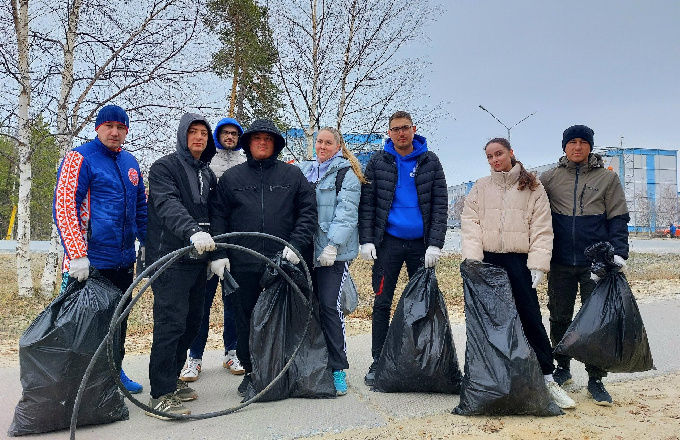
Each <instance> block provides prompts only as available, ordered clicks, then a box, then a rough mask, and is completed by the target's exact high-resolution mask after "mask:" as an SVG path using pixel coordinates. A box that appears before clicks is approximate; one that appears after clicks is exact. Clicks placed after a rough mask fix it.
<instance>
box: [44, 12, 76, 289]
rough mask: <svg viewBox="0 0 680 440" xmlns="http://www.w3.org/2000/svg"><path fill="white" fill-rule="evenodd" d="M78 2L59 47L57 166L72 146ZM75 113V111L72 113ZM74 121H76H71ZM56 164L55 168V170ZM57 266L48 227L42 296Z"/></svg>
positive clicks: (52, 283)
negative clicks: (61, 64)
mask: <svg viewBox="0 0 680 440" xmlns="http://www.w3.org/2000/svg"><path fill="white" fill-rule="evenodd" d="M81 6H82V0H74V1H73V3H72V4H71V5H70V9H69V14H68V24H67V28H66V41H65V43H64V45H63V48H64V52H63V56H64V68H63V70H62V71H61V90H60V93H59V101H58V103H57V136H56V137H57V146H58V147H59V163H61V160H62V159H63V158H64V156H65V155H66V152H67V151H68V150H69V148H70V147H71V145H72V144H73V130H72V129H71V125H72V124H69V121H68V115H69V108H68V101H69V97H70V96H71V90H72V89H73V65H74V59H75V53H74V52H75V44H76V38H77V37H78V21H79V17H80V8H81ZM75 113H76V114H77V109H76V112H75ZM74 122H76V121H74ZM59 163H57V167H59ZM58 264H59V233H58V231H57V227H56V225H52V232H51V234H50V248H49V251H48V253H47V258H46V259H45V267H44V269H43V274H42V280H41V282H40V290H41V293H42V295H43V296H46V297H49V296H52V295H53V294H54V291H55V287H56V284H57V276H58Z"/></svg>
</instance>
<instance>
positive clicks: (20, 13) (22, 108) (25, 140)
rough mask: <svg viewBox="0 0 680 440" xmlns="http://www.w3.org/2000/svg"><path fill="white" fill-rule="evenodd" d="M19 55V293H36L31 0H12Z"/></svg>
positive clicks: (30, 294)
mask: <svg viewBox="0 0 680 440" xmlns="http://www.w3.org/2000/svg"><path fill="white" fill-rule="evenodd" d="M12 19H13V20H14V30H15V32H16V36H17V53H18V59H19V63H18V66H19V108H18V116H19V118H18V119H19V121H18V122H19V132H18V133H17V138H18V140H19V202H18V206H17V249H16V259H17V284H18V286H19V292H18V294H19V296H32V295H33V277H32V276H31V252H30V244H31V148H30V145H29V141H30V136H31V126H30V120H29V110H30V107H31V74H30V70H29V60H30V56H29V49H30V46H29V42H28V0H18V1H15V0H12Z"/></svg>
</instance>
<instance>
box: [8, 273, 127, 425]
mask: <svg viewBox="0 0 680 440" xmlns="http://www.w3.org/2000/svg"><path fill="white" fill-rule="evenodd" d="M121 297H122V293H121V291H120V290H118V288H116V287H115V286H114V285H113V284H112V283H111V282H110V281H109V280H107V279H106V278H104V277H102V276H101V275H99V273H98V272H97V271H96V269H95V270H93V269H91V272H90V276H89V278H88V279H87V281H85V282H74V283H71V284H70V285H69V286H68V288H67V289H66V290H65V291H64V292H63V293H62V294H60V295H59V296H58V297H57V298H55V299H54V301H52V302H51V303H50V304H49V305H48V306H47V307H46V308H45V310H43V311H42V312H41V313H40V314H39V315H38V317H37V318H36V319H35V320H34V321H33V322H32V323H31V325H30V326H29V327H28V328H27V329H26V331H25V332H24V334H23V335H22V336H21V339H20V340H19V362H20V377H21V385H22V387H23V393H22V396H21V399H20V400H19V403H18V404H17V406H16V408H15V410H14V420H13V421H12V424H11V425H10V427H9V431H8V434H9V435H11V436H18V435H26V434H35V433H40V432H48V431H54V430H57V429H65V428H68V427H69V426H70V425H71V414H72V412H73V405H74V404H75V399H76V395H77V393H78V388H79V387H80V382H81V380H82V378H83V375H84V374H85V370H86V369H87V366H88V365H89V363H90V360H91V359H92V356H93V355H94V353H95V351H97V347H99V344H100V343H101V342H102V340H104V338H105V337H106V335H107V334H108V332H109V325H110V323H111V318H112V316H113V312H114V311H115V310H116V306H117V305H118V302H119V301H120V298H121ZM119 344H120V342H119V334H117V335H116V336H115V340H114V344H113V346H114V347H118V346H119ZM116 351H117V350H114V357H117V358H116V363H119V362H120V359H119V357H120V353H116ZM127 418H128V409H127V407H126V406H125V402H124V399H123V394H122V393H121V392H120V390H119V389H118V387H117V386H116V382H115V380H114V379H113V378H112V377H111V372H110V370H109V364H108V357H107V356H106V351H104V352H103V354H102V355H101V356H99V358H98V359H97V362H96V363H95V366H94V369H93V370H92V372H91V375H90V377H89V380H88V382H87V385H86V388H85V390H84V393H83V396H82V399H81V402H80V411H79V413H78V426H85V425H96V424H102V423H110V422H115V421H117V420H126V419H127Z"/></svg>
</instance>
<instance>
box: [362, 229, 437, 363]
mask: <svg viewBox="0 0 680 440" xmlns="http://www.w3.org/2000/svg"><path fill="white" fill-rule="evenodd" d="M425 249H426V246H425V242H424V241H423V239H422V238H417V239H414V240H404V239H401V238H397V237H394V236H392V235H390V234H387V233H385V236H384V238H383V241H382V243H381V244H380V247H379V248H377V249H376V251H377V253H378V258H377V259H376V260H375V261H374V262H373V273H372V280H371V281H372V284H373V293H374V294H375V298H374V299H373V317H372V344H371V354H372V356H373V359H374V360H377V359H378V358H379V357H380V352H381V351H382V348H383V345H384V344H385V338H386V337H387V329H388V328H389V326H390V312H391V310H392V300H393V299H394V289H395V287H396V286H397V279H398V278H399V272H401V267H402V266H403V264H404V263H406V271H407V272H408V277H409V278H411V277H412V276H413V275H414V274H415V273H416V271H417V270H418V268H420V267H421V266H422V265H423V264H424V257H425Z"/></svg>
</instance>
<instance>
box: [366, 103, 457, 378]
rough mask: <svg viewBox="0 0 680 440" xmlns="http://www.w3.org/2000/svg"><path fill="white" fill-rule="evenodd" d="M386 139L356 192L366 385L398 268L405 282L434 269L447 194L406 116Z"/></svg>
mask: <svg viewBox="0 0 680 440" xmlns="http://www.w3.org/2000/svg"><path fill="white" fill-rule="evenodd" d="M388 133H389V136H390V139H389V140H388V141H387V142H386V143H385V148H384V150H383V151H378V152H376V153H375V154H373V156H372V157H371V159H370V160H369V161H368V164H367V165H366V172H365V176H366V180H368V182H369V183H368V184H367V185H363V186H362V187H361V202H360V203H359V242H360V243H361V257H362V258H364V259H366V260H375V262H374V263H373V273H372V284H373V292H374V293H375V298H374V300H373V318H372V347H371V354H372V355H373V363H372V364H371V366H370V367H369V369H368V373H367V374H366V376H365V377H364V383H365V384H366V385H367V386H372V385H373V382H374V380H375V369H376V366H377V363H378V358H379V357H380V352H381V351H382V347H383V345H384V343H385V338H386V337H387V329H388V327H389V324H390V310H391V308H392V300H393V298H394V289H395V287H396V285H397V278H398V277H399V272H400V271H401V267H402V266H403V264H404V263H406V269H407V272H408V275H409V278H410V277H412V276H413V275H414V274H415V273H416V271H417V270H418V268H419V267H420V266H422V265H423V262H424V264H425V267H434V266H435V265H436V264H437V262H438V261H439V257H440V255H441V249H442V247H443V246H444V238H445V236H446V221H447V217H448V206H449V204H448V191H447V188H446V177H445V176H444V169H443V167H442V164H441V162H440V161H439V158H438V157H437V155H436V154H434V153H433V152H431V151H428V149H427V141H426V139H425V138H424V137H422V136H419V135H417V134H416V126H415V125H413V119H412V118H411V115H410V114H408V113H407V112H405V111H398V112H395V113H394V114H393V115H392V116H390V119H389V130H388Z"/></svg>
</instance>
